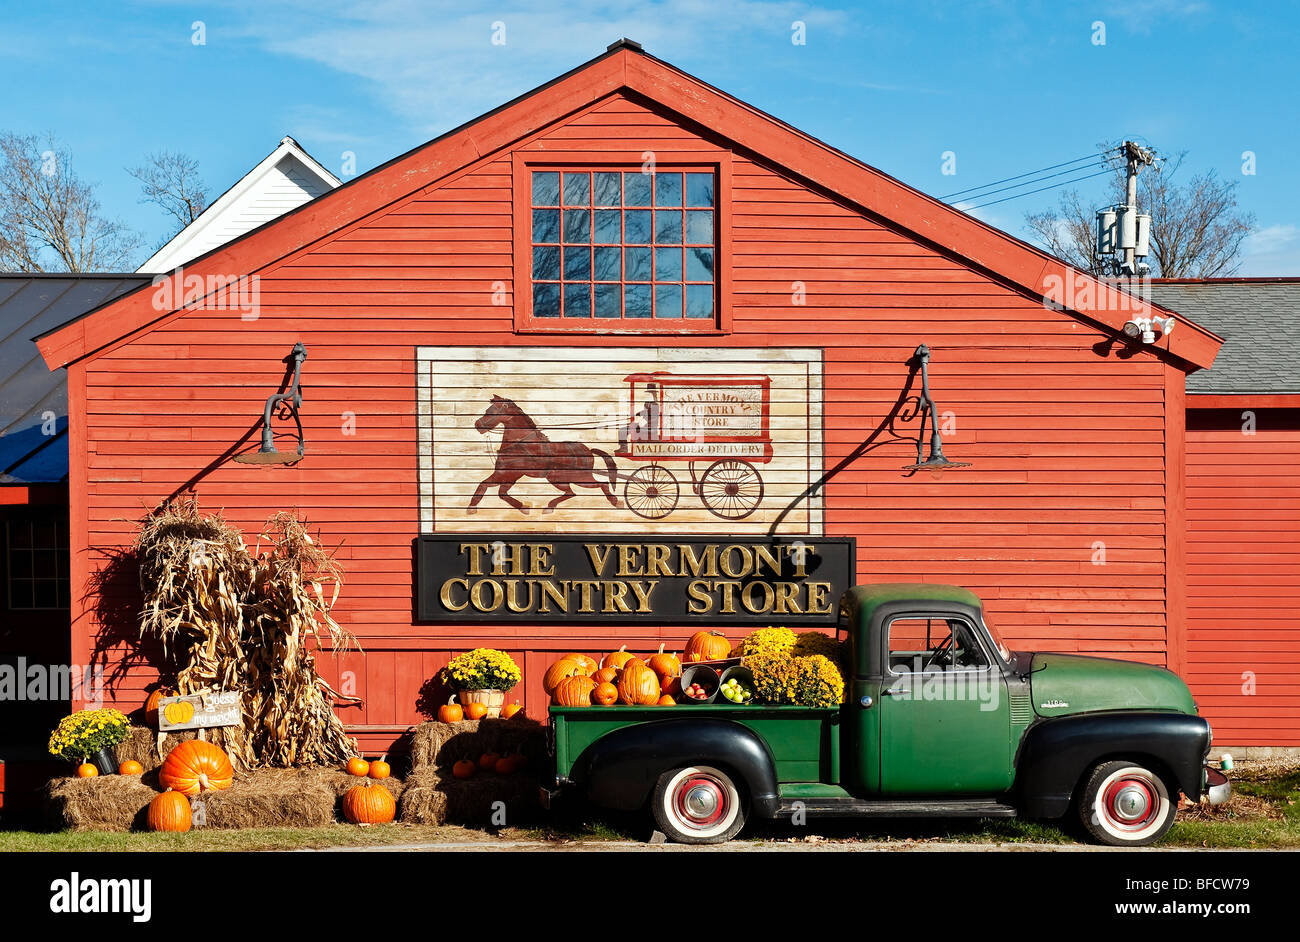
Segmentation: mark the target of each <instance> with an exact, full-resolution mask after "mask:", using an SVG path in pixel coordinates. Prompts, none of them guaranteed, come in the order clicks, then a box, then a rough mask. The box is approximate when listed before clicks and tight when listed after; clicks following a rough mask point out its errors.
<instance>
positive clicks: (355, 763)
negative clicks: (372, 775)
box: [348, 756, 370, 778]
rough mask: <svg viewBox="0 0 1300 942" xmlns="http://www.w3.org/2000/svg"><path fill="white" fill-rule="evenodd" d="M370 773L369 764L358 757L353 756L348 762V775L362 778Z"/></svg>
mask: <svg viewBox="0 0 1300 942" xmlns="http://www.w3.org/2000/svg"><path fill="white" fill-rule="evenodd" d="M369 771H370V763H369V762H367V761H366V760H365V759H363V758H361V757H360V756H353V757H352V758H351V759H349V760H348V775H356V776H358V777H362V778H364V777H365V775H366V774H367V773H368V772H369Z"/></svg>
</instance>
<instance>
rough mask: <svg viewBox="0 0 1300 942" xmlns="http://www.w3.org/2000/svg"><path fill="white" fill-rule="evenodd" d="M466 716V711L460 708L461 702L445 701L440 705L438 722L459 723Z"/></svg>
mask: <svg viewBox="0 0 1300 942" xmlns="http://www.w3.org/2000/svg"><path fill="white" fill-rule="evenodd" d="M464 718H465V711H464V710H462V709H461V708H460V704H459V703H444V704H443V705H442V706H440V707H438V722H440V723H459V722H460V721H461V720H463V719H464Z"/></svg>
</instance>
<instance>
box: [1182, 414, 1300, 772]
mask: <svg viewBox="0 0 1300 942" xmlns="http://www.w3.org/2000/svg"><path fill="white" fill-rule="evenodd" d="M1249 408H1250V406H1249V403H1248V401H1247V405H1245V406H1244V407H1238V408H1236V409H1204V410H1201V409H1192V410H1190V411H1188V413H1187V531H1188V537H1187V540H1188V551H1187V597H1188V608H1189V612H1188V621H1187V636H1188V637H1187V660H1188V665H1187V675H1186V676H1187V678H1188V681H1189V683H1190V684H1191V686H1192V691H1193V692H1194V693H1195V694H1196V699H1197V701H1198V702H1199V703H1200V705H1201V711H1202V713H1204V714H1205V716H1206V717H1207V718H1208V719H1209V720H1210V722H1211V724H1212V725H1213V726H1214V739H1215V742H1216V744H1219V745H1229V746H1231V745H1236V746H1255V745H1269V746H1300V686H1297V684H1296V675H1297V673H1298V672H1300V614H1297V600H1298V599H1300V470H1297V469H1300V409H1255V410H1252V411H1253V414H1254V418H1255V422H1256V427H1255V432H1254V434H1253V435H1248V434H1243V409H1249ZM1246 672H1250V673H1251V674H1253V675H1254V680H1255V690H1254V693H1253V694H1250V693H1248V692H1247V690H1248V688H1246V687H1245V686H1244V685H1245V684H1246V682H1247V681H1248V680H1249V679H1250V678H1249V676H1247V675H1246Z"/></svg>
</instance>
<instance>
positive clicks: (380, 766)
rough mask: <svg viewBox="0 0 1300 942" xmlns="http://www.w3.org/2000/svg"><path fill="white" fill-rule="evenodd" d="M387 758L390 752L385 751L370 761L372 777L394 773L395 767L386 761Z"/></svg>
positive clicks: (384, 776) (382, 776)
mask: <svg viewBox="0 0 1300 942" xmlns="http://www.w3.org/2000/svg"><path fill="white" fill-rule="evenodd" d="M387 758H388V753H386V752H385V753H384V754H383V755H382V756H380V757H379V758H378V759H376V760H375V761H374V762H372V763H370V777H371V778H388V776H390V775H392V774H393V767H392V766H391V765H389V764H388V763H387V762H386V761H384V760H386V759H387Z"/></svg>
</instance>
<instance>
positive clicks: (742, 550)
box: [718, 545, 754, 579]
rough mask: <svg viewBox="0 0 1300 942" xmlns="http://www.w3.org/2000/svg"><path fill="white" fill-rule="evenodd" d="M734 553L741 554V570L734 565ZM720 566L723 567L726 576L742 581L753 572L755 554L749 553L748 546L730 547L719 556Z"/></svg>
mask: <svg viewBox="0 0 1300 942" xmlns="http://www.w3.org/2000/svg"><path fill="white" fill-rule="evenodd" d="M732 553H739V554H740V562H741V564H740V567H739V568H737V567H735V566H734V565H732V562H731V554H732ZM718 565H719V566H720V567H721V569H722V574H723V575H724V576H730V577H731V578H733V579H741V578H743V577H745V576H747V575H749V573H750V571H751V570H753V568H754V554H753V553H751V552H750V551H749V547H747V546H735V545H732V546H728V547H727V548H726V549H724V550H723V551H722V552H721V553H719V554H718Z"/></svg>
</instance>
